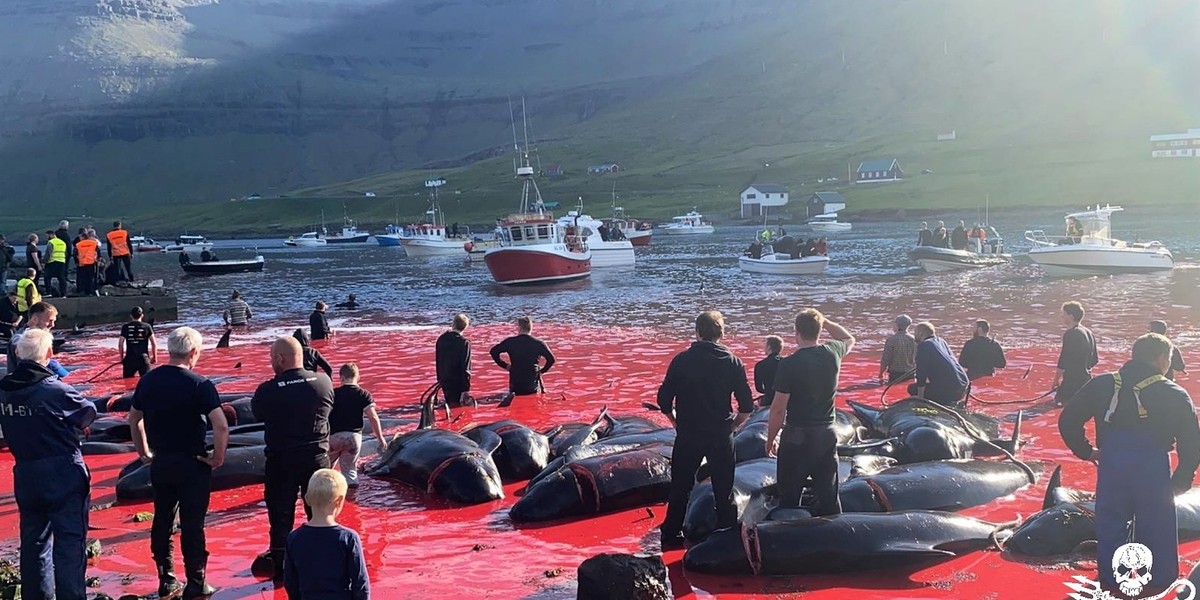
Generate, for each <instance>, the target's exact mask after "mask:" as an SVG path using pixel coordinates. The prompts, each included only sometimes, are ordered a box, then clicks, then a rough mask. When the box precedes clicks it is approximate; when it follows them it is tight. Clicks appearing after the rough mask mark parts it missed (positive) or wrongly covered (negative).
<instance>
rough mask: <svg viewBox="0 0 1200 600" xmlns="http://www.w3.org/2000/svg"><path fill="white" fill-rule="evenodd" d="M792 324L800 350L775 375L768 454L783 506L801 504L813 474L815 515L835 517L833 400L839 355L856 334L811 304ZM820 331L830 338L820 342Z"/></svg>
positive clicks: (838, 507) (838, 508)
mask: <svg viewBox="0 0 1200 600" xmlns="http://www.w3.org/2000/svg"><path fill="white" fill-rule="evenodd" d="M795 327H796V345H797V346H798V349H797V350H796V351H795V352H793V353H792V355H791V356H789V357H787V358H785V359H783V362H782V363H780V365H779V375H778V376H777V377H776V378H775V402H774V403H773V404H771V415H770V419H769V420H768V422H767V423H768V424H767V455H768V456H776V455H778V457H779V460H778V463H777V466H776V472H777V475H776V480H777V481H778V482H779V505H780V506H781V507H786V508H795V507H799V506H800V494H801V491H802V490H803V489H804V487H805V486H806V485H807V484H806V480H807V479H808V478H809V477H812V493H813V496H814V497H815V498H816V504H814V506H813V509H812V514H813V516H817V517H820V516H827V515H836V514H840V513H841V512H842V504H841V501H840V500H839V499H838V461H837V434H836V433H834V431H833V420H834V411H833V401H834V396H835V395H836V394H837V386H838V376H839V374H840V373H841V368H842V358H844V357H845V356H846V354H847V353H849V352H850V350H851V349H852V348H853V347H854V336H853V335H851V334H850V332H849V331H846V328H844V327H842V326H841V325H838V324H837V323H834V322H833V321H828V320H826V319H825V316H824V315H822V314H821V312H820V311H818V310H817V309H815V308H806V309H804V310H802V311H800V313H799V314H797V315H796V323H795ZM822 331H824V332H826V333H828V334H829V336H830V337H831V338H833V339H831V340H829V341H827V342H825V343H821V342H820V338H821V332H822ZM781 431H782V435H780V432H781ZM776 436H779V438H778V439H776Z"/></svg>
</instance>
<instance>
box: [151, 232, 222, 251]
mask: <svg viewBox="0 0 1200 600" xmlns="http://www.w3.org/2000/svg"><path fill="white" fill-rule="evenodd" d="M212 247H213V244H212V242H210V241H208V239H207V238H205V237H204V236H202V235H181V236H179V237H178V238H175V243H174V244H168V245H167V246H166V247H165V248H163V250H164V251H165V252H187V253H196V254H199V253H201V252H204V251H205V250H212Z"/></svg>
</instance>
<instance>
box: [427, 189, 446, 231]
mask: <svg viewBox="0 0 1200 600" xmlns="http://www.w3.org/2000/svg"><path fill="white" fill-rule="evenodd" d="M443 185H446V180H445V179H443V178H441V177H437V178H435V179H426V180H425V187H427V188H429V211H428V214H429V220H430V222H431V223H432V225H433V226H434V227H445V226H446V218H445V216H444V215H443V214H442V207H441V205H439V204H438V188H440V187H442V186H443Z"/></svg>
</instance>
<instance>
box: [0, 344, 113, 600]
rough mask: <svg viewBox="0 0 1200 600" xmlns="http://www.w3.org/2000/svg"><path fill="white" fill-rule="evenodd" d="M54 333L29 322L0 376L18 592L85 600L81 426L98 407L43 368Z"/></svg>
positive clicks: (29, 599) (35, 599)
mask: <svg viewBox="0 0 1200 600" xmlns="http://www.w3.org/2000/svg"><path fill="white" fill-rule="evenodd" d="M53 342H54V337H53V336H52V335H51V334H50V332H49V331H46V330H44V329H30V330H29V331H26V332H25V334H24V335H23V336H21V339H20V341H18V342H17V346H16V349H15V350H16V357H17V359H18V363H17V368H16V369H15V370H14V371H13V372H11V373H9V374H8V375H7V376H5V377H4V378H3V379H0V428H3V430H4V437H5V441H7V442H8V447H9V449H10V450H11V451H12V455H13V458H14V459H15V460H16V466H14V467H13V488H14V495H15V496H16V499H17V510H18V511H19V513H20V517H21V597H22V598H25V599H26V600H46V599H49V598H57V599H58V600H83V599H84V598H85V594H86V592H85V589H84V568H85V566H86V562H87V560H86V558H85V556H84V543H85V537H86V535H87V527H88V510H89V508H90V507H91V481H90V475H89V474H88V470H87V466H85V465H84V464H83V455H82V454H81V453H80V450H79V447H80V446H79V432H80V430H82V429H83V428H85V427H87V426H88V425H91V423H92V421H94V420H95V419H96V407H95V405H93V404H92V403H91V402H89V401H88V400H86V399H85V398H84V397H83V396H82V395H80V393H79V392H77V391H75V388H73V387H71V386H69V385H67V384H65V383H63V382H62V381H61V380H60V379H59V378H58V377H57V376H56V375H54V373H51V372H50V370H49V369H47V368H46V365H47V363H49V362H50V353H51V346H52V345H53Z"/></svg>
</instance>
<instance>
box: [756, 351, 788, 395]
mask: <svg viewBox="0 0 1200 600" xmlns="http://www.w3.org/2000/svg"><path fill="white" fill-rule="evenodd" d="M764 347H765V349H766V351H767V357H766V358H764V359H762V360H760V361H758V362H757V363H755V365H754V391H756V392H758V393H760V394H762V397H761V398H760V399H759V401H758V403H759V404H760V405H761V406H770V405H771V400H772V399H774V398H775V374H776V373H777V372H779V353H780V352H783V338H781V337H779V336H777V335H768V336H767V341H766V342H765V343H764Z"/></svg>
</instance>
